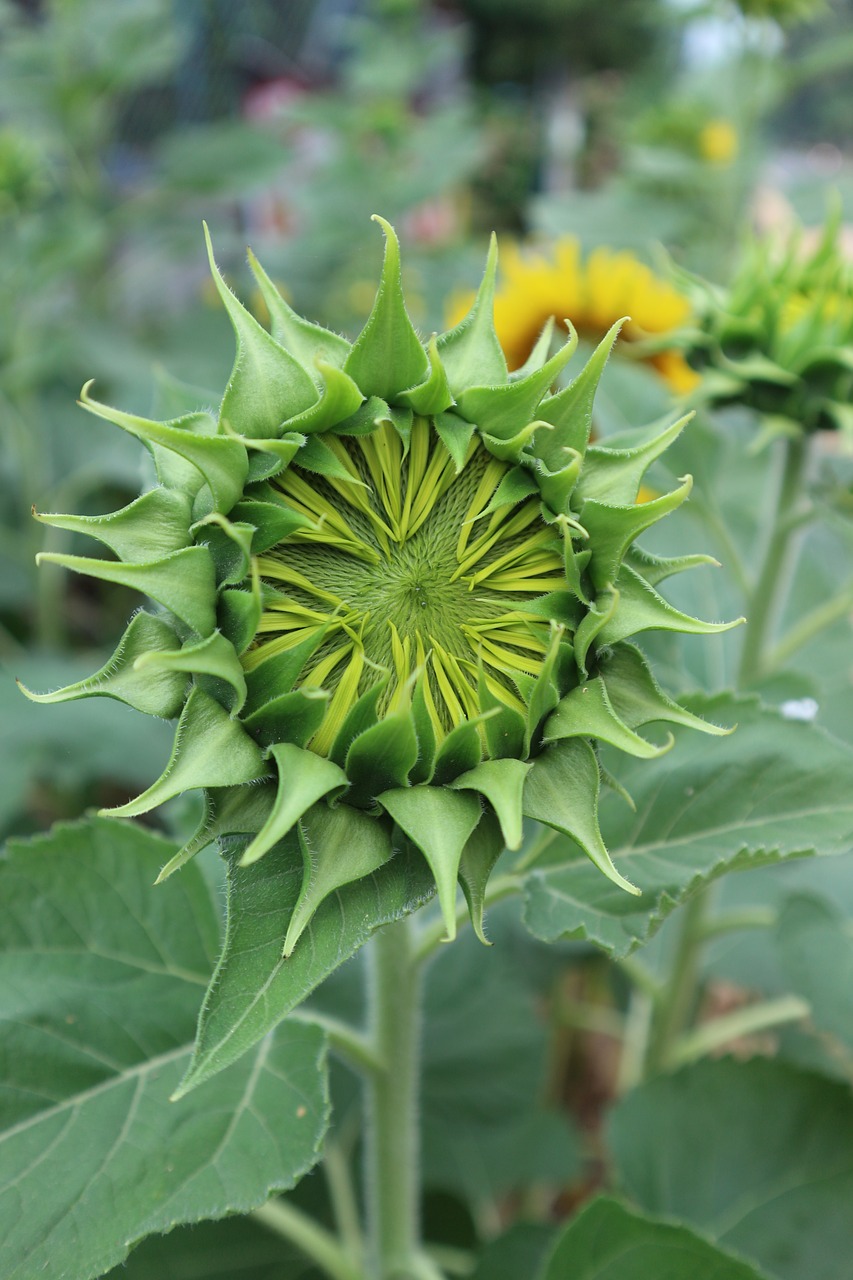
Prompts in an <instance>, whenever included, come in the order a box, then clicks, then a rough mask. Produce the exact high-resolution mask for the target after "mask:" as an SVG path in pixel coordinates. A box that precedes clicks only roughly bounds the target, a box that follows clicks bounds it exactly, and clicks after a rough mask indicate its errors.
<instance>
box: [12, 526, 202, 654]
mask: <svg viewBox="0 0 853 1280" xmlns="http://www.w3.org/2000/svg"><path fill="white" fill-rule="evenodd" d="M36 564H59V565H62V566H63V568H65V569H72V570H73V571H74V573H84V574H86V575H87V576H88V577H90V578H99V579H100V580H101V581H102V582H117V583H120V584H121V585H122V586H124V587H132V588H133V590H134V591H141V592H142V593H143V594H144V595H146V596H149V597H150V598H151V599H152V600H156V601H157V603H158V604H162V605H163V606H164V608H166V609H168V610H169V611H170V612H171V613H173V614H174V615H175V617H176V618H180V620H181V622H185V623H186V625H187V626H188V627H190V628H192V630H193V631H195V632H196V634H197V635H199V636H209V635H210V633H211V631H212V630H213V628H214V627H215V626H216V616H215V614H214V608H213V605H214V600H215V597H216V577H215V575H214V572H213V560H212V559H211V556H210V552H209V551H208V549H207V547H185V548H184V550H182V551H173V552H172V554H171V555H168V556H164V557H163V559H162V560H151V561H150V562H149V563H148V564H122V563H121V562H120V561H115V560H90V559H88V557H86V556H67V555H61V554H59V553H57V552H53V551H40V552H39V554H38V555H37V556H36Z"/></svg>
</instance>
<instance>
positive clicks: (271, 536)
mask: <svg viewBox="0 0 853 1280" xmlns="http://www.w3.org/2000/svg"><path fill="white" fill-rule="evenodd" d="M230 516H231V519H232V520H235V521H237V522H238V523H240V524H248V525H251V527H252V529H253V530H254V532H253V534H252V542H251V548H250V549H251V553H252V555H253V556H260V555H263V553H264V552H265V551H269V549H270V547H274V546H275V545H276V544H277V543H279V542H284V540H285V538H289V537H290V535H291V534H293V533H296V531H297V529H310V528H311V527H312V525H311V521H310V520H309V519H308V518H307V516H303V515H301V514H300V513H299V512H298V511H291V510H290V508H289V507H285V506H282V505H281V504H280V503H278V502H257V501H255V500H254V499H249V500H247V501H245V502H238V503H237V505H236V507H234V508H233V509H232V511H231V513H230Z"/></svg>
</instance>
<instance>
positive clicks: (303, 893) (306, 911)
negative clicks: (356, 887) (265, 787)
mask: <svg viewBox="0 0 853 1280" xmlns="http://www.w3.org/2000/svg"><path fill="white" fill-rule="evenodd" d="M298 831H299V846H300V848H301V850H302V857H303V861H304V865H305V870H304V873H303V877H302V888H301V889H300V891H299V897H298V898H297V900H296V905H295V907H294V908H293V915H292V916H291V917H290V923H289V925H288V927H287V935H286V937H285V939H284V955H285V956H289V955H291V954H292V953H293V949H294V947H295V946H296V944H297V942H298V941H299V939H300V938H301V937H302V934H303V933H304V932H305V930H306V928H307V927H308V925H309V924H310V923H311V920H312V918H313V916H314V913H315V911H316V910H317V908H318V907H319V906H320V904H321V903H322V902H324V901H325V899H326V898H328V897H329V896H330V894H333V893H335V891H336V890H338V889H342V888H343V886H344V885H345V884H352V882H353V881H354V880H362V879H363V878H364V877H365V876H369V875H373V873H374V872H375V871H378V870H379V868H380V867H382V866H384V865H385V863H386V862H388V860H389V859H390V858H391V856H392V854H393V852H394V850H393V848H392V845H391V832H390V830H389V826H388V821H387V819H385V820H384V821H383V820H382V819H379V818H371V817H368V815H367V814H366V813H362V812H360V811H359V810H358V809H353V808H352V807H351V806H350V805H348V804H340V805H338V806H337V808H335V809H330V808H329V806H328V805H325V804H315V805H314V806H313V807H312V808H310V809H309V810H308V812H307V813H305V814H303V816H302V818H301V819H300V822H299V827H298Z"/></svg>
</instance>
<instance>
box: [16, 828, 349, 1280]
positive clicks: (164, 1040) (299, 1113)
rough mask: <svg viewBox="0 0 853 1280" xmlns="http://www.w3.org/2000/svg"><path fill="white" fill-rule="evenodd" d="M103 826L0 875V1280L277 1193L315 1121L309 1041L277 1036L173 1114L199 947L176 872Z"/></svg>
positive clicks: (202, 970)
mask: <svg viewBox="0 0 853 1280" xmlns="http://www.w3.org/2000/svg"><path fill="white" fill-rule="evenodd" d="M172 851H173V849H172V846H171V845H169V844H167V843H166V842H165V841H164V840H162V839H161V838H159V837H158V836H155V835H153V834H152V833H151V832H146V831H144V830H142V829H140V828H137V827H134V826H131V825H129V824H127V823H123V822H118V821H115V820H111V821H108V820H103V819H101V820H97V819H95V820H91V821H88V822H82V823H79V824H76V825H73V826H71V825H63V826H59V827H57V828H56V829H55V830H54V832H53V833H51V834H50V835H48V836H44V837H40V838H38V839H36V840H33V841H30V842H16V843H15V844H13V845H12V846H11V849H10V854H9V856H8V857H7V858H6V859H5V860H4V861H3V862H2V863H0V902H2V908H0V1010H1V1011H2V1031H1V1032H0V1034H2V1040H3V1049H2V1054H0V1062H2V1066H3V1077H4V1078H3V1087H2V1090H0V1126H2V1131H0V1168H2V1171H3V1172H2V1181H0V1241H2V1243H0V1273H1V1274H2V1275H3V1277H4V1280H36V1278H37V1277H39V1278H41V1277H44V1276H47V1275H55V1276H57V1277H59V1276H60V1275H61V1276H63V1277H73V1278H74V1280H89V1277H94V1276H99V1275H101V1274H102V1273H103V1272H104V1271H105V1270H107V1269H108V1268H109V1267H111V1266H113V1265H115V1264H116V1263H118V1262H120V1261H121V1259H122V1258H124V1257H125V1256H126V1254H127V1252H128V1250H129V1248H130V1247H131V1245H132V1244H133V1243H134V1242H135V1241H136V1240H139V1239H140V1238H142V1237H143V1236H146V1235H148V1234H150V1233H152V1232H157V1231H168V1230H170V1229H171V1227H173V1226H174V1225H175V1224H176V1223H180V1222H193V1221H198V1220H199V1219H202V1218H209V1217H222V1216H223V1215H224V1214H227V1213H229V1212H235V1211H245V1210H248V1209H251V1208H252V1207H254V1206H256V1205H259V1204H262V1203H263V1202H264V1201H265V1200H266V1199H267V1198H268V1196H269V1195H270V1193H271V1192H272V1191H273V1190H275V1189H280V1188H286V1187H290V1186H292V1185H293V1184H294V1182H295V1181H296V1180H297V1179H298V1178H299V1177H300V1176H301V1174H303V1173H304V1172H305V1171H306V1170H307V1169H308V1168H310V1167H311V1165H312V1164H313V1163H314V1161H315V1160H316V1158H317V1148H318V1144H319V1142H320V1140H321V1138H322V1136H323V1133H324V1131H325V1128H326V1124H327V1120H328V1115H327V1112H328V1102H327V1095H326V1079H325V1070H324V1040H323V1036H322V1034H320V1033H319V1032H318V1031H317V1029H316V1028H312V1027H308V1026H305V1025H287V1026H284V1027H281V1028H280V1029H279V1030H278V1031H277V1032H276V1034H275V1035H274V1036H271V1037H269V1038H268V1039H267V1040H265V1041H264V1043H263V1045H261V1046H260V1047H259V1048H258V1050H257V1052H256V1053H254V1054H253V1055H251V1056H250V1057H247V1058H246V1059H245V1060H244V1061H243V1062H242V1063H241V1064H240V1065H239V1066H236V1067H234V1068H233V1070H231V1071H229V1072H227V1073H225V1074H223V1075H222V1076H220V1077H219V1079H218V1080H217V1081H216V1082H215V1083H211V1084H210V1085H208V1086H207V1087H206V1088H204V1089H201V1090H199V1091H198V1092H197V1093H196V1094H194V1095H193V1096H192V1098H190V1099H186V1100H184V1101H181V1102H179V1103H177V1104H174V1103H171V1102H170V1101H169V1096H170V1094H171V1093H172V1091H173V1090H174V1089H175V1087H176V1086H177V1084H178V1082H179V1080H180V1078H181V1075H182V1074H183V1072H184V1071H185V1069H186V1066H187V1064H188V1062H189V1058H190V1053H191V1047H192V1040H193V1033H194V1029H195V1022H196V1014H197V1010H198V1005H199V1001H200V998H201V995H202V994H203V991H204V987H205V983H206V982H207V979H208V976H209V973H210V969H211V965H212V962H213V958H214V956H215V954H216V949H217V943H218V921H217V913H216V910H215V906H214V902H213V899H212V896H211V893H210V891H209V889H208V887H207V885H206V884H205V881H204V879H203V877H202V875H201V873H200V871H199V870H198V868H197V867H196V866H195V865H192V866H188V867H186V868H185V869H184V872H183V873H182V874H181V875H180V876H175V877H174V878H173V879H172V880H171V881H169V883H168V885H166V886H161V887H159V888H156V889H155V888H154V887H153V880H154V878H155V876H156V874H157V869H158V867H159V866H160V864H161V862H162V860H163V857H164V855H166V856H168V855H169V854H170V853H171V852H172Z"/></svg>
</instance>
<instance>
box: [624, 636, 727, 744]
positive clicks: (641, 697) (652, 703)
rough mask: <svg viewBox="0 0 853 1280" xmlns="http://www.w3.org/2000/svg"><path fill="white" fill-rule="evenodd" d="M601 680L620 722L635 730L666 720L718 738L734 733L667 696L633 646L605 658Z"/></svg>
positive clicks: (625, 647) (629, 645)
mask: <svg viewBox="0 0 853 1280" xmlns="http://www.w3.org/2000/svg"><path fill="white" fill-rule="evenodd" d="M600 678H601V679H602V680H603V681H604V684H605V685H606V686H607V693H608V697H609V699H610V703H611V705H612V707H613V709H614V711H615V712H616V714H617V715H618V716H619V719H620V720H621V721H623V722H624V723H625V724H627V725H630V727H631V728H632V729H638V728H640V727H641V726H642V725H644V724H653V723H655V722H656V721H665V722H667V723H668V724H680V725H684V726H685V727H686V728H688V729H698V730H699V731H700V733H710V734H713V735H714V736H715V737H725V736H726V735H727V734H729V733H732V732H733V730H732V729H726V728H721V727H720V726H719V725H716V724H711V723H709V721H707V720H703V719H702V718H701V716H696V715H694V714H693V713H692V711H687V710H686V709H685V708H684V707H681V706H679V704H678V703H677V702H674V701H673V700H672V698H670V697H668V696H667V695H666V694H665V693H664V691H663V689H661V687H660V685H659V684H658V682H657V681H656V680H655V678H654V676H653V675H652V672H651V669H650V668H649V664H648V662H647V661H646V659H645V657H644V656H643V654H642V653H641V652H640V650H639V649H637V648H635V646H634V645H632V644H618V645H616V646H614V648H613V649H611V650H609V651H608V652H607V653H606V654H605V655H604V657H603V658H602V661H601V677H600Z"/></svg>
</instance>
